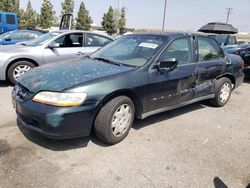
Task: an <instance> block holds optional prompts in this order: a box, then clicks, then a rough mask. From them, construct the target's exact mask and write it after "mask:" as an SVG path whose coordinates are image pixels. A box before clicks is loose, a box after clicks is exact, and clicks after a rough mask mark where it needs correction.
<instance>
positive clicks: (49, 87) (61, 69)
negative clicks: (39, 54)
mask: <svg viewBox="0 0 250 188" xmlns="http://www.w3.org/2000/svg"><path fill="white" fill-rule="evenodd" d="M131 69H133V67H128V66H119V65H114V64H109V63H105V62H103V61H98V60H92V59H89V58H84V59H82V60H79V59H78V60H74V61H73V62H72V60H71V61H68V62H61V63H52V64H47V65H43V66H40V67H36V68H34V69H32V70H30V71H28V72H27V73H25V74H24V75H23V76H22V77H20V79H19V80H18V83H20V84H21V85H22V86H24V87H25V88H27V89H28V90H29V91H30V92H33V93H38V92H39V91H57V92H60V91H63V90H65V89H69V88H71V87H73V86H76V85H79V84H84V83H86V82H88V81H93V80H96V79H100V78H103V77H106V76H113V75H115V74H118V73H122V72H126V71H129V70H131Z"/></svg>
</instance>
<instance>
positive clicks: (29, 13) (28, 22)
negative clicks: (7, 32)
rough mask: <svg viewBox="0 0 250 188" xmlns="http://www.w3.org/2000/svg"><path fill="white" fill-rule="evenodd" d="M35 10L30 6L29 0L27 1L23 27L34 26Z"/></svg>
mask: <svg viewBox="0 0 250 188" xmlns="http://www.w3.org/2000/svg"><path fill="white" fill-rule="evenodd" d="M36 16H37V13H36V11H35V10H34V9H33V8H32V5H31V2H30V0H29V1H28V4H27V8H26V12H25V13H24V27H25V28H35V27H36V25H37V23H36Z"/></svg>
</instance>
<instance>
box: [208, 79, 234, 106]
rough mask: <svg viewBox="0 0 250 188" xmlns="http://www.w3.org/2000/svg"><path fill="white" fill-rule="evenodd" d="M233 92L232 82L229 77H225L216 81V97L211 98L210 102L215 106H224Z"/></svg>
mask: <svg viewBox="0 0 250 188" xmlns="http://www.w3.org/2000/svg"><path fill="white" fill-rule="evenodd" d="M231 92H232V82H231V80H230V79H229V78H226V77H223V78H220V79H218V80H217V81H216V83H215V98H213V99H211V100H210V103H211V104H212V105H213V106H215V107H222V106H224V105H225V104H226V103H227V102H228V100H229V98H230V96H231Z"/></svg>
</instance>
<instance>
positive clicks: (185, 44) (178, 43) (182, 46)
mask: <svg viewBox="0 0 250 188" xmlns="http://www.w3.org/2000/svg"><path fill="white" fill-rule="evenodd" d="M191 54H192V51H191V41H190V38H189V37H185V38H179V39H176V40H175V41H174V42H173V43H172V44H170V46H169V47H168V48H167V49H165V51H164V52H163V53H162V54H161V56H160V59H159V60H160V61H163V60H167V59H172V58H175V59H176V60H177V61H178V64H179V65H180V64H187V63H190V62H191V61H192V55H191Z"/></svg>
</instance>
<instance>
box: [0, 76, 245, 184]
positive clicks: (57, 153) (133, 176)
mask: <svg viewBox="0 0 250 188" xmlns="http://www.w3.org/2000/svg"><path fill="white" fill-rule="evenodd" d="M11 90H12V87H11V86H10V85H9V84H8V83H6V82H0V188H12V187H17V188H18V187H25V188H29V187H53V188H54V187H60V188H62V187H67V188H68V187H81V188H82V187H84V188H85V187H108V188H111V187H115V188H117V187H143V188H144V187H157V188H158V187H164V188H165V187H166V188H175V187H177V188H179V187H180V188H182V187H192V188H193V187H194V188H196V187H197V188H203V187H205V188H206V187H216V188H225V186H226V187H229V188H231V187H232V188H246V187H247V186H248V185H249V183H250V82H249V81H247V82H245V83H244V84H243V85H242V86H240V87H239V88H238V89H237V90H235V91H234V92H233V94H232V96H231V99H230V101H229V102H228V104H227V105H226V106H225V107H223V108H213V107H210V106H209V105H207V104H206V103H196V104H193V105H189V106H186V107H183V108H179V109H177V110H172V111H169V112H165V113H161V114H158V115H155V116H151V117H149V118H147V119H145V120H142V121H139V120H136V122H135V123H134V126H133V128H132V129H131V131H130V133H129V135H128V137H127V138H126V139H125V140H124V141H122V142H121V143H119V144H117V145H114V146H107V145H104V144H102V143H101V142H99V141H98V140H97V139H96V138H95V137H94V136H93V135H92V136H90V137H86V138H77V139H71V140H63V141H56V140H50V139H48V138H44V137H42V136H40V135H38V134H36V133H32V132H30V131H27V130H25V129H19V128H18V127H17V125H16V115H15V111H14V109H13V108H12V104H11V97H10V93H11ZM223 186H224V187H223ZM249 187H250V186H249Z"/></svg>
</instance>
